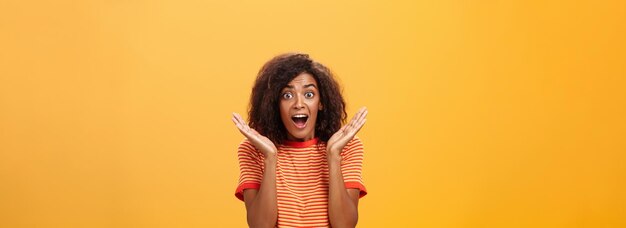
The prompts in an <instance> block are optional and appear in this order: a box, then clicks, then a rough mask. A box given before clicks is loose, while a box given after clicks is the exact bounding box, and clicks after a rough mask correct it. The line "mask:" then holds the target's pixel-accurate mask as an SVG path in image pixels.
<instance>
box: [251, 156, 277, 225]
mask: <svg viewBox="0 0 626 228" xmlns="http://www.w3.org/2000/svg"><path fill="white" fill-rule="evenodd" d="M243 199H244V201H245V202H246V215H247V219H248V226H250V227H275V226H276V220H277V218H278V209H277V205H276V156H275V155H274V156H270V157H266V158H265V171H264V172H263V180H262V181H261V187H260V188H259V190H258V191H257V190H256V189H246V190H244V191H243Z"/></svg>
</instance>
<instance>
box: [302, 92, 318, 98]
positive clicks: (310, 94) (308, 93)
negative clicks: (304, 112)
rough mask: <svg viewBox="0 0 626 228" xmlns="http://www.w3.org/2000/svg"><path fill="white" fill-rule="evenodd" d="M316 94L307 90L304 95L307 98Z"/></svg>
mask: <svg viewBox="0 0 626 228" xmlns="http://www.w3.org/2000/svg"><path fill="white" fill-rule="evenodd" d="M314 95H315V94H313V92H306V93H304V97H306V98H312V97H313V96H314Z"/></svg>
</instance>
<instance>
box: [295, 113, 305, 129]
mask: <svg viewBox="0 0 626 228" xmlns="http://www.w3.org/2000/svg"><path fill="white" fill-rule="evenodd" d="M308 119H309V115H307V114H296V115H293V116H291V120H293V123H294V124H295V125H296V127H297V128H300V129H302V128H304V127H306V121H307V120H308Z"/></svg>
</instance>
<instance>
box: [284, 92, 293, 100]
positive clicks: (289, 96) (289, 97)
mask: <svg viewBox="0 0 626 228" xmlns="http://www.w3.org/2000/svg"><path fill="white" fill-rule="evenodd" d="M291 98H293V94H291V93H283V99H285V100H289V99H291Z"/></svg>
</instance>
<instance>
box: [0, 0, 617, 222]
mask: <svg viewBox="0 0 626 228" xmlns="http://www.w3.org/2000/svg"><path fill="white" fill-rule="evenodd" d="M625 41H626V2H624V1H551V2H550V3H546V2H545V1H469V2H468V1H396V2H390V1H378V2H371V1H354V2H344V1H222V2H208V1H174V0H160V1H15V0H3V1H0V227H11V228H15V227H245V226H246V223H245V209H244V205H243V203H241V202H239V201H238V200H236V199H235V197H234V195H233V193H234V189H235V187H236V183H237V178H238V164H237V157H236V152H235V150H236V146H237V144H238V143H239V142H240V140H241V139H242V136H241V135H240V134H239V132H238V131H237V130H236V129H235V127H234V126H233V124H232V123H231V121H230V114H231V112H240V113H244V112H245V111H246V107H247V104H248V98H249V95H250V89H251V86H252V83H253V80H254V77H255V75H256V72H257V71H258V69H259V68H260V67H261V65H262V64H263V63H264V62H265V61H267V60H269V59H270V58H271V57H273V56H274V55H276V54H280V53H283V52H287V51H301V52H306V53H309V54H311V56H312V57H313V58H315V59H317V60H319V61H320V62H322V63H324V64H326V65H328V66H329V67H331V68H332V69H333V70H334V71H335V72H336V74H337V76H338V79H339V81H340V83H341V84H342V85H343V87H344V94H345V97H346V99H347V101H348V112H349V113H350V116H352V114H353V113H354V112H356V110H357V109H358V108H359V107H360V106H367V107H368V108H369V116H368V123H367V124H366V126H365V128H364V129H363V130H362V131H361V133H359V136H360V137H361V138H362V139H363V141H364V143H365V146H366V160H365V164H364V165H365V167H364V179H365V182H366V185H367V188H368V190H369V194H368V196H366V197H365V198H363V199H362V200H361V203H360V208H359V210H360V220H359V227H626V216H625V215H626V194H625V193H626V183H625V182H626V181H625V180H626V140H625V136H626V92H625V88H626V42H625Z"/></svg>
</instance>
